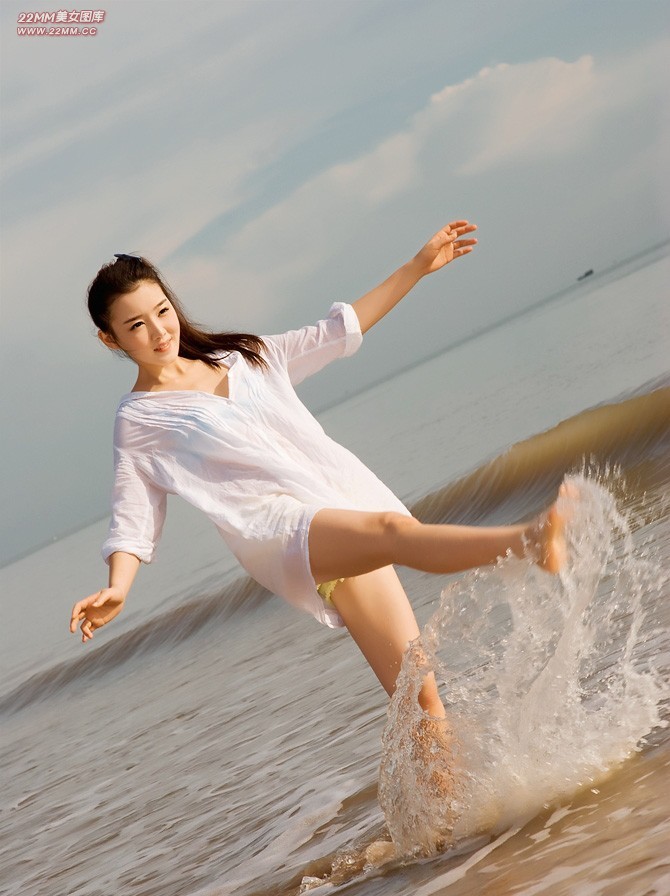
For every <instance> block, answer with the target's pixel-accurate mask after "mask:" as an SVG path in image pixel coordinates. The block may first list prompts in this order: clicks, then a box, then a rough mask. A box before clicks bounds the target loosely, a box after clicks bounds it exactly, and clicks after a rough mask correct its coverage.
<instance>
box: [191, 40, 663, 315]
mask: <svg viewBox="0 0 670 896" xmlns="http://www.w3.org/2000/svg"><path fill="white" fill-rule="evenodd" d="M667 53H668V46H667V42H666V41H659V42H658V43H657V44H656V45H655V46H653V47H646V48H645V49H644V50H643V51H641V52H640V51H638V52H636V53H634V54H631V55H630V56H628V57H626V58H616V59H609V60H601V61H599V62H596V60H595V59H594V58H593V57H592V56H583V57H581V58H579V59H577V60H576V61H574V62H567V61H563V60H560V59H555V58H545V59H538V60H535V61H533V62H529V63H522V64H518V65H511V64H501V65H497V66H495V67H493V68H485V69H482V70H481V71H480V72H479V73H478V74H477V75H476V76H474V77H472V78H468V79H467V80H464V81H463V82H462V83H460V84H455V85H448V86H447V87H445V88H444V89H443V90H441V91H440V92H438V93H436V94H435V95H433V97H432V98H431V99H430V101H429V102H428V104H427V105H426V106H425V107H424V108H423V109H421V110H420V111H419V112H418V113H416V114H415V115H414V116H413V117H412V119H411V120H410V122H409V123H408V124H407V126H406V127H405V128H403V129H402V130H401V131H399V132H397V133H395V134H393V135H392V136H390V137H389V138H387V139H385V140H383V141H382V142H381V143H380V144H379V145H377V146H376V147H375V148H373V149H372V150H370V151H369V152H366V153H365V154H363V155H361V156H360V157H359V158H357V159H356V160H354V161H352V162H348V163H346V164H337V165H334V166H332V167H331V168H330V169H328V170H326V171H324V172H322V173H320V174H319V175H317V176H316V177H314V178H312V179H311V180H310V181H308V182H306V183H304V184H302V185H301V186H300V187H298V188H297V189H296V190H295V191H294V192H293V193H292V194H291V195H290V196H288V197H286V198H285V199H284V200H282V201H281V202H280V203H278V204H276V205H274V206H273V207H271V208H269V209H267V210H265V211H264V212H262V213H261V214H259V215H258V216H257V217H256V218H255V219H254V220H252V221H250V222H249V223H248V224H246V225H245V226H244V227H243V228H241V229H240V230H239V232H238V233H236V234H235V235H234V236H233V237H231V238H230V239H229V240H228V241H227V243H226V245H225V251H224V252H222V253H221V255H220V257H219V258H218V260H207V261H203V260H202V259H200V258H197V259H193V260H192V261H184V262H183V263H182V264H180V266H179V276H180V279H181V280H183V281H184V282H189V281H190V278H191V277H193V278H194V280H196V281H197V282H198V284H199V288H200V290H202V293H203V294H204V295H205V297H209V296H211V297H212V299H213V298H214V293H216V294H218V293H219V290H220V288H221V285H224V286H225V289H226V292H227V293H230V294H232V295H235V296H244V297H245V305H246V309H245V311H246V313H248V312H249V309H250V308H253V318H254V320H256V319H257V320H258V321H259V322H261V321H262V320H263V319H264V317H266V316H267V314H268V313H270V314H272V313H273V311H274V306H273V303H274V302H275V301H276V297H277V296H278V295H285V296H286V295H290V292H291V289H290V287H291V284H295V283H297V282H300V281H304V280H305V279H307V278H308V277H309V276H310V274H312V273H313V272H314V271H317V270H318V269H319V268H320V267H321V266H322V265H323V264H324V263H325V261H326V259H328V258H332V257H333V255H334V254H339V252H340V250H339V248H338V247H339V246H341V245H342V244H345V243H346V242H347V239H348V236H349V234H350V233H351V232H352V231H355V228H356V226H357V222H358V221H360V220H362V219H364V220H365V221H366V222H367V227H368V229H369V231H370V232H372V231H374V230H376V229H377V228H379V227H385V226H386V225H385V223H384V216H385V209H386V208H387V207H388V203H389V202H392V201H394V200H396V201H399V202H404V203H405V204H406V206H407V207H408V208H409V205H410V203H411V198H412V194H413V193H414V192H415V191H417V190H424V191H425V190H430V189H431V187H432V186H433V185H444V184H448V185H449V190H450V191H451V192H453V193H454V194H457V193H458V192H459V188H458V184H459V183H461V184H462V183H463V179H464V178H466V179H467V180H468V182H470V181H473V180H474V179H476V178H477V177H480V176H483V175H487V176H488V175H493V174H495V171H496V169H499V168H503V167H505V166H515V167H516V168H517V169H520V168H521V169H522V168H523V166H524V165H527V164H528V163H530V162H533V161H534V162H535V163H537V164H540V165H544V166H545V167H546V169H547V172H548V175H549V177H551V172H552V169H553V168H554V166H555V164H556V161H555V160H556V159H560V166H561V170H563V169H566V168H567V167H569V166H570V165H571V164H572V162H571V159H575V160H577V159H579V157H580V154H581V153H583V152H585V151H586V149H587V148H589V150H590V149H591V148H592V144H593V142H594V141H596V140H598V139H602V138H599V134H600V131H601V129H602V128H603V127H604V124H605V123H606V121H607V120H608V117H609V116H610V115H611V114H612V113H614V114H615V116H616V115H617V114H618V115H619V116H620V118H621V120H622V121H625V116H626V111H627V109H628V108H629V107H638V106H644V105H645V104H649V103H652V104H653V102H655V101H656V100H655V99H654V98H653V93H654V91H655V89H656V88H655V86H654V85H655V83H656V80H655V77H654V69H655V68H658V67H659V66H660V65H661V64H662V60H664V59H665V58H667V55H666V54H667ZM661 139H662V138H661V137H659V135H658V134H655V133H653V132H652V131H651V130H650V133H649V141H650V143H651V145H652V146H653V145H654V144H655V143H656V142H657V141H660V140H661ZM605 148H606V151H607V157H608V159H607V163H608V165H613V166H614V167H615V169H616V166H617V164H619V165H620V167H621V170H622V171H626V177H627V178H628V179H630V177H633V178H635V177H637V178H641V177H644V171H642V170H641V169H640V167H639V165H637V164H635V165H633V166H632V169H631V168H627V167H626V166H627V163H628V162H630V161H631V160H630V159H629V158H628V157H627V155H626V154H627V152H628V149H627V148H626V147H624V146H621V147H617V146H607V147H603V148H602V149H601V152H604V151H605ZM657 152H658V150H657ZM617 160H618V161H617ZM554 179H555V175H554ZM631 188H632V189H634V187H632V185H631ZM467 189H468V190H469V191H470V192H472V189H473V187H472V186H469V187H468V188H467ZM474 189H476V188H474ZM547 189H548V190H550V189H551V188H550V186H549V184H548V186H547ZM460 192H462V189H461V191H460ZM548 195H549V193H548ZM551 195H553V194H551ZM554 204H556V203H554Z"/></svg>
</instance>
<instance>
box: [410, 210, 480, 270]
mask: <svg viewBox="0 0 670 896" xmlns="http://www.w3.org/2000/svg"><path fill="white" fill-rule="evenodd" d="M476 229H477V225H476V224H470V222H469V221H452V222H451V223H450V224H447V225H446V227H443V228H442V230H438V232H437V233H436V234H435V236H433V237H432V238H431V239H429V240H428V242H427V243H426V245H425V246H424V247H423V248H422V249H420V250H419V251H418V252H417V254H416V256H415V257H414V261H415V262H416V263H417V265H418V266H419V267H420V269H421V273H422V274H432V273H433V271H439V270H440V268H443V267H444V266H445V265H446V264H449V262H450V261H453V260H454V258H460V256H461V255H467V254H468V252H472V250H473V248H474V247H475V245H476V244H477V240H476V239H474V238H473V239H463V237H464V236H465V234H467V233H472V232H473V231H475V230H476Z"/></svg>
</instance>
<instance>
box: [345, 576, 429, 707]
mask: <svg viewBox="0 0 670 896" xmlns="http://www.w3.org/2000/svg"><path fill="white" fill-rule="evenodd" d="M332 601H333V603H334V605H335V607H336V608H337V610H338V612H339V614H340V616H341V617H342V619H343V620H344V623H345V625H346V626H347V629H348V630H349V632H350V634H351V636H352V638H353V639H354V641H355V642H356V644H358V646H359V648H360V650H361V652H362V653H363V656H364V657H365V658H366V660H367V661H368V663H369V664H370V666H371V667H372V670H373V671H374V673H375V675H376V676H377V678H378V679H379V681H380V682H381V684H382V686H383V687H384V689H385V690H386V692H387V694H389V695H391V694H392V693H393V691H394V689H395V682H396V679H397V677H398V672H399V671H400V664H401V662H402V657H403V653H404V652H405V650H406V649H407V646H408V644H409V642H410V641H412V640H414V638H416V637H418V635H419V627H418V625H417V622H416V619H415V617H414V611H413V610H412V606H411V604H410V602H409V599H408V597H407V595H406V593H405V589H404V588H403V586H402V583H401V582H400V579H399V578H398V575H397V573H396V571H395V569H394V568H393V567H392V566H384V567H382V568H381V569H375V570H374V571H373V572H369V573H365V574H364V575H360V576H353V577H350V578H346V579H345V580H344V582H340V583H339V584H338V585H337V586H336V588H335V590H334V591H333V594H332Z"/></svg>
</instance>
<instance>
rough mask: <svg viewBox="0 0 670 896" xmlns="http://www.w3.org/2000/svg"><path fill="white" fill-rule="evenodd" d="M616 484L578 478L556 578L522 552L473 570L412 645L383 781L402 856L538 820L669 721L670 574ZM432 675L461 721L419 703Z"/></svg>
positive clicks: (394, 705)
mask: <svg viewBox="0 0 670 896" xmlns="http://www.w3.org/2000/svg"><path fill="white" fill-rule="evenodd" d="M614 479H616V477H615V476H614V474H612V473H611V472H609V471H608V472H607V473H605V474H601V475H600V476H595V475H594V474H593V473H592V472H591V473H589V474H588V475H587V474H582V475H580V476H572V477H570V480H571V482H573V483H574V484H575V486H576V487H577V489H578V491H579V496H580V497H579V500H578V501H577V502H576V504H575V506H574V509H573V510H572V511H571V512H572V517H571V520H570V523H569V526H568V529H567V532H566V540H567V547H568V562H567V564H566V566H565V568H564V570H563V571H562V572H561V574H560V575H559V576H550V575H548V574H546V573H544V572H542V571H541V570H539V569H538V568H537V567H536V566H534V565H532V564H531V563H530V562H528V561H524V560H520V559H518V558H514V557H511V556H510V557H507V558H506V559H504V560H501V561H500V562H499V563H498V565H497V566H495V567H489V568H486V569H478V570H474V571H472V572H470V573H468V574H466V575H465V576H463V577H461V578H459V580H458V581H455V582H454V583H453V584H452V585H450V586H449V587H447V588H446V589H445V590H444V591H443V592H442V597H441V601H440V605H439V608H438V610H437V611H436V612H435V613H434V615H433V617H432V618H431V619H430V621H429V622H428V623H427V625H426V626H425V628H424V630H423V632H422V634H421V636H420V638H418V639H417V640H416V641H415V642H414V643H413V644H412V645H411V647H410V649H409V650H408V651H407V654H406V656H405V660H404V662H403V668H402V671H401V673H400V676H399V679H398V685H397V690H396V693H395V695H394V697H393V700H392V701H391V704H390V707H389V716H388V722H387V725H386V728H385V731H384V735H383V758H382V764H381V770H380V782H379V799H380V803H381V806H382V809H383V810H384V814H385V816H386V821H387V824H388V828H389V831H390V834H391V837H392V839H393V842H394V844H395V847H396V849H397V851H398V853H399V854H401V855H427V854H430V853H432V852H434V851H436V850H437V849H440V848H443V847H444V846H445V845H449V844H453V843H455V842H457V841H460V840H462V839H463V838H467V837H471V836H474V835H476V834H477V833H480V832H482V831H488V832H490V833H496V832H499V831H501V830H503V829H505V828H506V827H509V826H510V825H511V824H513V823H514V822H515V821H518V820H519V819H522V818H525V817H531V816H532V815H534V814H536V813H537V812H538V811H539V810H540V809H541V808H542V807H543V806H546V805H548V804H551V803H552V802H555V801H557V800H559V799H560V798H561V797H565V796H567V795H570V794H573V793H575V792H576V791H577V790H579V788H580V787H582V786H585V785H591V786H592V784H593V782H595V781H597V780H601V779H602V778H603V776H604V775H606V774H607V772H608V770H611V769H612V768H613V767H615V766H616V765H618V764H619V763H621V762H622V761H623V760H624V759H625V758H626V757H627V756H629V755H630V754H631V753H632V752H633V751H635V750H638V749H639V748H640V744H641V743H642V742H643V740H644V737H645V735H647V734H648V733H649V732H650V731H651V730H652V729H653V728H654V727H656V726H659V725H662V724H664V723H663V722H662V720H661V717H660V709H659V707H660V704H661V702H662V701H663V699H664V698H667V697H668V693H669V687H668V681H667V675H666V678H665V680H664V677H663V673H662V672H661V671H660V670H659V669H657V668H655V666H654V656H655V655H656V652H655V650H654V649H653V648H654V646H655V647H656V648H658V638H659V632H658V631H655V630H654V622H653V607H654V603H655V601H658V599H659V597H660V596H661V595H662V594H663V593H664V592H667V590H668V576H667V573H664V572H663V570H662V568H661V565H660V564H659V562H658V560H655V559H654V557H653V552H651V551H650V550H649V546H641V545H640V544H636V540H635V539H634V537H633V534H632V532H631V525H630V524H629V521H628V520H627V519H626V517H625V516H624V515H623V514H622V513H621V512H620V511H619V510H618V509H617V505H616V502H615V499H614V497H613V494H612V491H613V490H614V486H615V485H616V487H617V489H618V490H620V489H621V483H620V482H616V483H615V482H614V481H613V480H614ZM599 480H600V481H599ZM607 480H609V481H607ZM606 486H607V487H606ZM638 541H639V539H638ZM661 638H665V640H666V641H667V635H661ZM665 651H666V653H667V644H666V645H665ZM431 669H432V670H434V671H435V674H436V676H437V680H438V682H440V684H441V690H442V694H443V698H444V701H445V706H446V708H447V713H448V719H449V726H450V730H447V729H446V727H445V726H440V725H439V723H437V722H434V721H433V722H432V721H431V720H429V719H428V717H427V716H426V715H425V714H424V713H423V712H422V710H421V709H420V707H419V705H418V702H417V697H418V693H419V690H420V688H421V682H422V680H423V678H424V677H425V675H426V673H427V672H428V671H429V670H431Z"/></svg>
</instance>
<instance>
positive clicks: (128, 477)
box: [102, 447, 167, 563]
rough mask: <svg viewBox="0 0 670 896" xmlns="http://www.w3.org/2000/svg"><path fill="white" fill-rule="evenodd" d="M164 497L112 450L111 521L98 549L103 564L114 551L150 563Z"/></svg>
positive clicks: (121, 454)
mask: <svg viewBox="0 0 670 896" xmlns="http://www.w3.org/2000/svg"><path fill="white" fill-rule="evenodd" d="M166 507H167V494H166V493H165V492H164V491H162V490H161V489H159V488H157V487H156V486H155V485H154V484H153V483H152V482H151V481H150V480H149V479H148V477H147V476H146V474H144V473H142V471H140V470H139V469H138V468H137V466H136V464H135V463H134V462H133V459H132V458H131V457H129V456H128V455H127V454H126V453H125V452H124V451H121V450H119V449H118V448H116V447H115V449H114V487H113V489H112V519H111V522H110V525H109V531H108V533H107V538H106V540H105V542H104V544H103V546H102V557H103V559H104V561H105V563H108V562H109V558H110V556H111V555H112V554H113V553H114V552H115V551H125V552H126V553H128V554H134V555H135V556H136V557H138V558H139V559H140V560H141V561H142V562H143V563H151V561H152V559H153V557H154V552H155V549H156V545H157V544H158V541H159V540H160V537H161V533H162V531H163V524H164V522H165V512H166Z"/></svg>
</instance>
